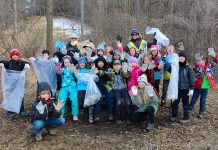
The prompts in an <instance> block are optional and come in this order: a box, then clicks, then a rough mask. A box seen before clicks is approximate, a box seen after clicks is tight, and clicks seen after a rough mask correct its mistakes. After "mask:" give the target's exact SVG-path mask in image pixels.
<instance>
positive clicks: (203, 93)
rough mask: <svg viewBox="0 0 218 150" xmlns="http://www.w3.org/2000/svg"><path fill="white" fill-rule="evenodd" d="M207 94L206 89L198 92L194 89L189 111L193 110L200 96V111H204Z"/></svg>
mask: <svg viewBox="0 0 218 150" xmlns="http://www.w3.org/2000/svg"><path fill="white" fill-rule="evenodd" d="M207 94H208V89H200V90H199V89H195V90H194V94H193V96H192V100H191V103H190V110H193V109H194V106H195V103H196V102H197V100H198V97H199V96H200V95H201V98H200V111H204V110H205V106H206V99H207Z"/></svg>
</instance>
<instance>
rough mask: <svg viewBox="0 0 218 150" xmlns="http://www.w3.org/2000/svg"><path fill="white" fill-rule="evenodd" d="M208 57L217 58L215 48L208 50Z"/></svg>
mask: <svg viewBox="0 0 218 150" xmlns="http://www.w3.org/2000/svg"><path fill="white" fill-rule="evenodd" d="M208 55H209V56H212V57H215V56H216V53H215V51H214V48H208Z"/></svg>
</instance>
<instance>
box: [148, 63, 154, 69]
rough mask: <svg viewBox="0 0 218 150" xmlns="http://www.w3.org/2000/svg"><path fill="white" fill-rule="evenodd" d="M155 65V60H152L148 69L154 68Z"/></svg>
mask: <svg viewBox="0 0 218 150" xmlns="http://www.w3.org/2000/svg"><path fill="white" fill-rule="evenodd" d="M154 67H155V64H154V61H152V62H150V63H149V65H148V69H149V70H152V69H154Z"/></svg>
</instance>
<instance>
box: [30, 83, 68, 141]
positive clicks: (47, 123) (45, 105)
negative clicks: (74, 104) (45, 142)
mask: <svg viewBox="0 0 218 150" xmlns="http://www.w3.org/2000/svg"><path fill="white" fill-rule="evenodd" d="M51 96H52V92H51V88H50V86H49V84H48V83H46V82H40V83H39V84H38V86H37V98H36V101H35V102H33V104H32V109H31V112H32V119H31V123H32V125H33V131H34V132H35V134H36V136H35V138H36V141H41V140H42V130H43V129H44V128H46V129H47V130H48V131H49V133H50V134H52V135H53V134H55V133H54V132H51V130H49V128H51V126H54V125H55V126H61V125H63V124H64V122H65V119H64V118H62V117H60V110H61V107H62V106H63V103H62V102H60V103H58V104H57V105H56V104H55V103H54V102H53V100H52V99H51Z"/></svg>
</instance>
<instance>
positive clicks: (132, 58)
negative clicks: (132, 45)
mask: <svg viewBox="0 0 218 150" xmlns="http://www.w3.org/2000/svg"><path fill="white" fill-rule="evenodd" d="M132 62H135V63H137V64H138V59H137V58H135V57H133V56H131V57H130V58H129V59H128V63H132Z"/></svg>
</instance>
